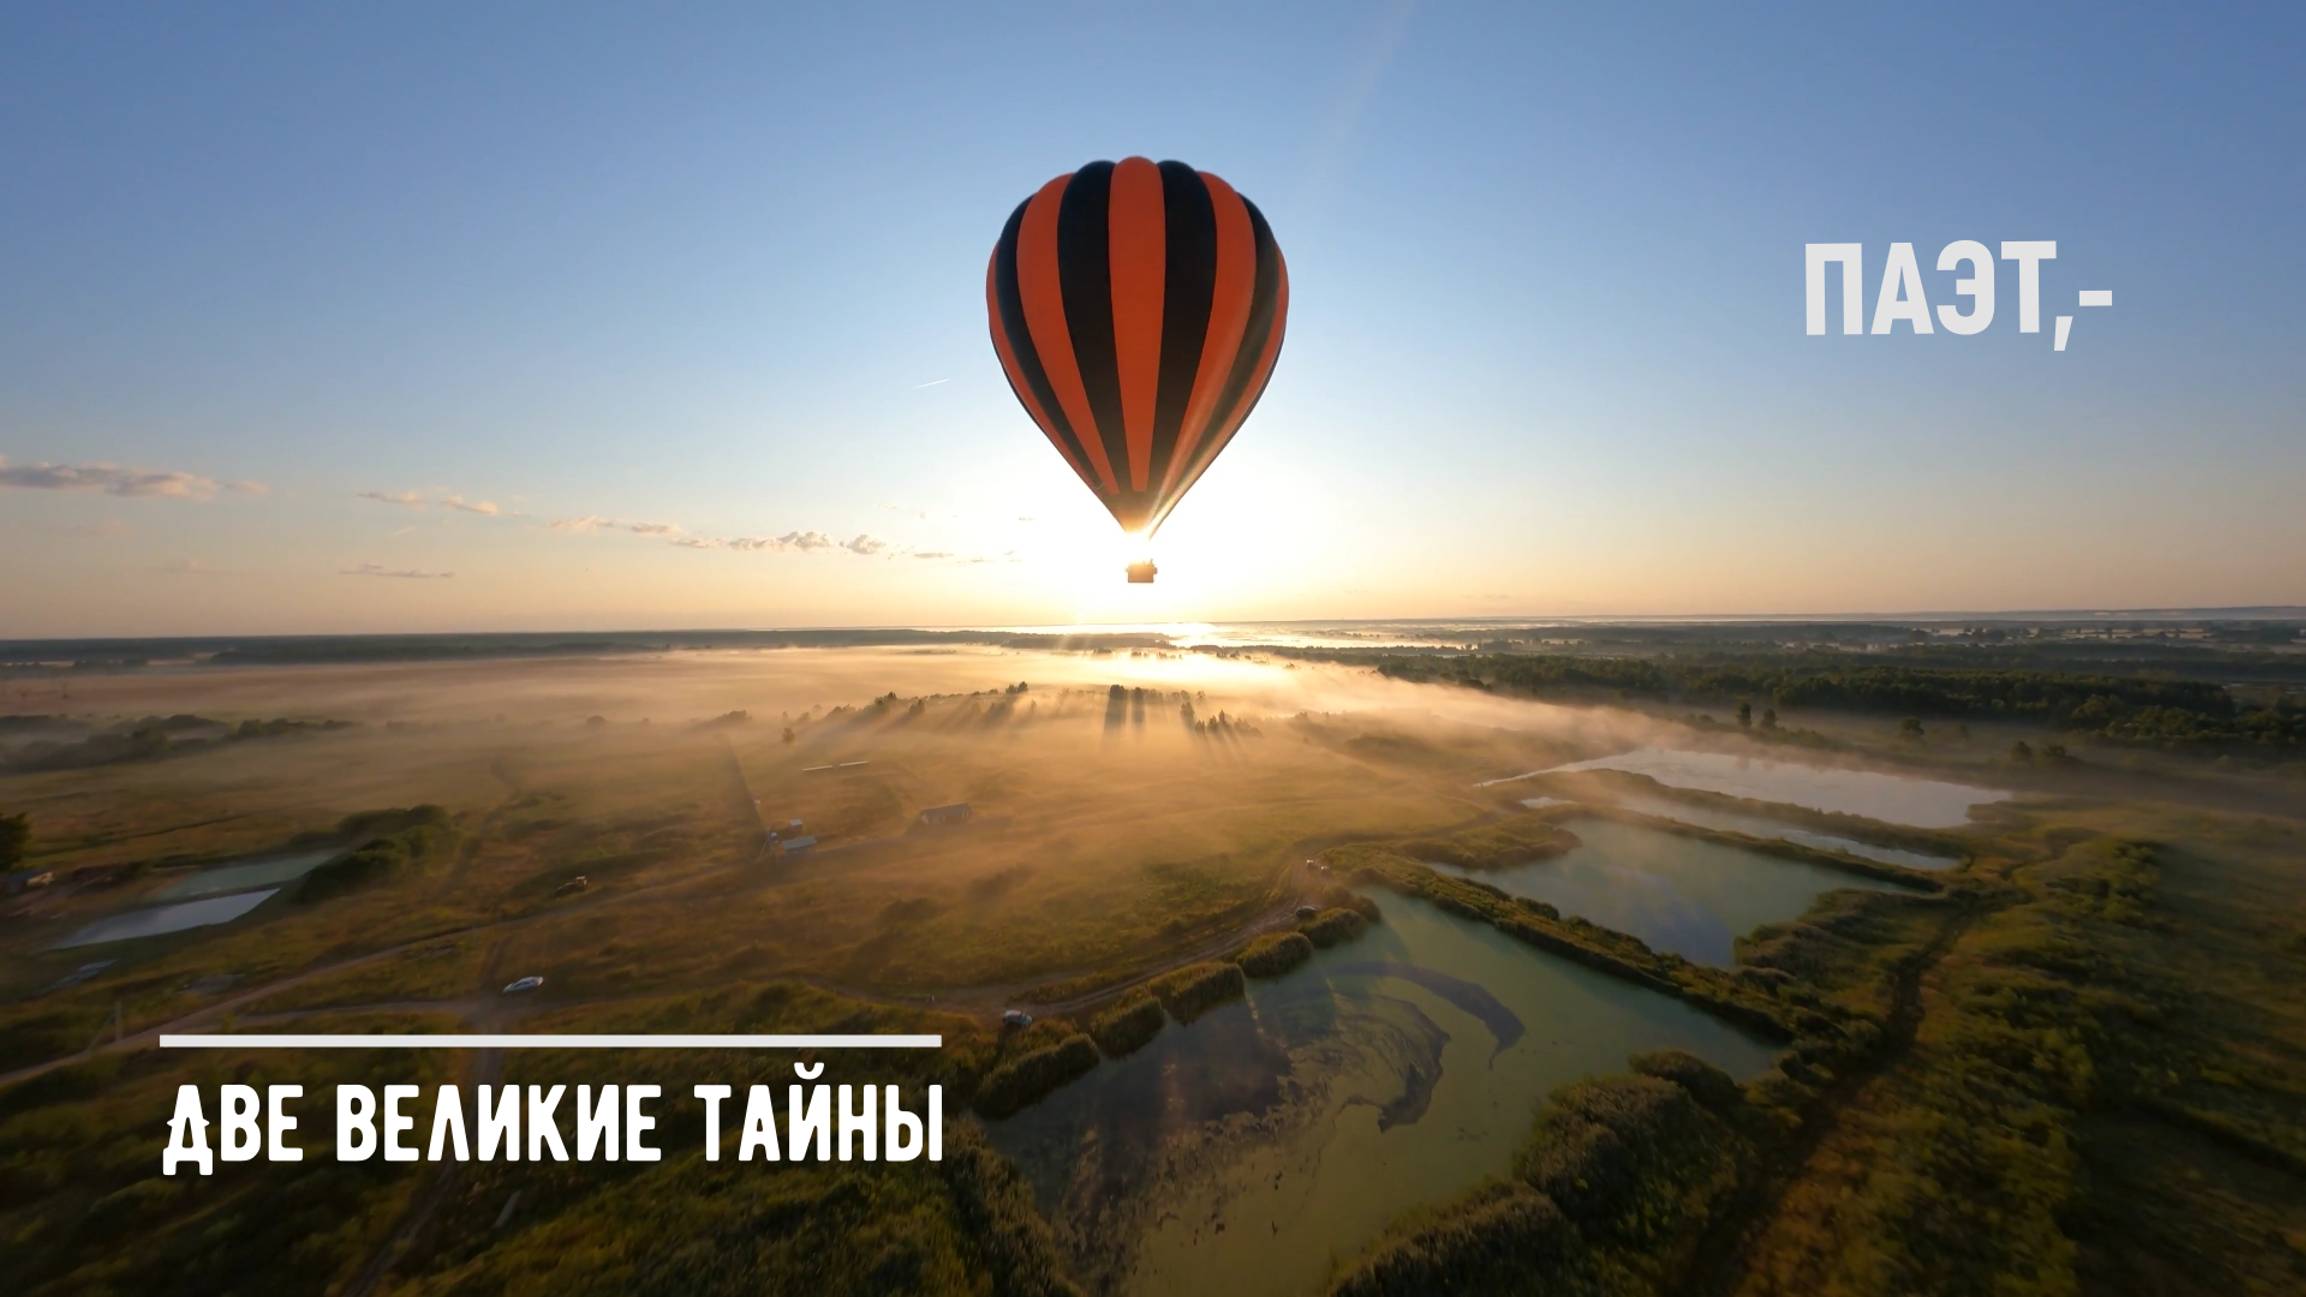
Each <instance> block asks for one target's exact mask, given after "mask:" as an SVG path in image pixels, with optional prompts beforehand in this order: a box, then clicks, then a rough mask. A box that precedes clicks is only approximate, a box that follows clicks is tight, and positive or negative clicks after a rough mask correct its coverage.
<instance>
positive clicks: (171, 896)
mask: <svg viewBox="0 0 2306 1297" xmlns="http://www.w3.org/2000/svg"><path fill="white" fill-rule="evenodd" d="M343 854H344V848H343V847H341V846H331V847H313V848H311V849H309V850H305V851H288V852H282V853H280V854H278V855H267V856H251V857H249V858H247V859H245V860H239V861H235V862H233V863H232V864H229V865H211V866H209V867H208V868H206V869H196V870H188V871H186V872H184V873H183V874H182V875H180V876H179V877H177V878H175V879H173V880H171V881H170V882H169V883H168V884H167V885H166V886H164V887H162V888H160V889H158V890H157V891H155V892H153V893H152V895H153V898H154V899H155V900H163V901H183V900H190V899H191V898H193V897H196V896H220V895H223V894H225V893H227V892H245V891H247V890H248V889H250V888H252V887H278V886H280V885H281V884H282V883H286V882H289V881H292V880H294V879H298V878H302V877H304V876H305V875H306V874H309V873H311V872H312V871H313V870H315V869H318V868H320V867H321V866H322V865H325V864H327V863H328V862H329V861H331V860H334V859H335V858H336V857H338V856H340V855H343Z"/></svg>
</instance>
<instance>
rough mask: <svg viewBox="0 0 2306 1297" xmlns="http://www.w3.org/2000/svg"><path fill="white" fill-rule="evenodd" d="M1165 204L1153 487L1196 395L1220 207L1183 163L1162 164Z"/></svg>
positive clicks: (1163, 477)
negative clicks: (1194, 388)
mask: <svg viewBox="0 0 2306 1297" xmlns="http://www.w3.org/2000/svg"><path fill="white" fill-rule="evenodd" d="M1161 207H1162V211H1163V213H1164V221H1165V224H1164V228H1165V229H1166V231H1167V234H1168V239H1167V254H1166V260H1165V261H1164V263H1163V264H1164V268H1165V269H1164V273H1163V280H1162V285H1161V385H1160V389H1159V391H1158V393H1157V394H1156V396H1155V398H1154V405H1153V467H1152V472H1151V473H1150V474H1149V475H1148V476H1147V478H1146V481H1148V482H1149V483H1151V484H1152V485H1153V487H1154V489H1155V490H1158V489H1160V485H1161V483H1163V482H1165V481H1167V480H1168V477H1169V461H1170V459H1171V457H1172V456H1174V455H1175V454H1176V453H1177V434H1178V430H1179V429H1180V428H1181V427H1182V426H1183V425H1184V422H1185V407H1186V406H1187V405H1188V404H1190V403H1191V402H1192V399H1193V375H1194V373H1195V371H1196V370H1198V369H1199V368H1200V365H1201V346H1202V343H1203V341H1204V340H1205V339H1206V337H1207V336H1208V333H1209V307H1210V301H1211V299H1212V298H1213V297H1214V296H1215V294H1216V291H1217V209H1216V206H1215V205H1214V203H1212V201H1211V200H1210V197H1209V186H1208V184H1207V183H1205V182H1204V181H1203V180H1202V179H1201V173H1200V172H1198V171H1195V170H1194V169H1193V168H1191V167H1189V166H1186V165H1185V164H1184V163H1182V162H1164V163H1162V164H1161Z"/></svg>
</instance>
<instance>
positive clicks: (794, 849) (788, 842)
mask: <svg viewBox="0 0 2306 1297" xmlns="http://www.w3.org/2000/svg"><path fill="white" fill-rule="evenodd" d="M815 845H817V840H816V839H815V838H813V837H807V836H802V837H797V838H785V839H783V840H781V841H779V842H778V843H777V853H778V854H779V855H786V856H797V855H801V854H802V853H804V852H806V851H807V850H808V849H809V848H811V847H813V846H815Z"/></svg>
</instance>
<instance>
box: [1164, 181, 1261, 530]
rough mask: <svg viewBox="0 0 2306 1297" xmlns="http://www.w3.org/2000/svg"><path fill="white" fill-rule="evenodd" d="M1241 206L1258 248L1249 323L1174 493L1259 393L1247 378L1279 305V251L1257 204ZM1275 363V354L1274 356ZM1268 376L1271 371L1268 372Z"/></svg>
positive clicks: (1221, 444) (1219, 446)
mask: <svg viewBox="0 0 2306 1297" xmlns="http://www.w3.org/2000/svg"><path fill="white" fill-rule="evenodd" d="M1241 205H1242V206H1243V207H1246V208H1248V209H1249V230H1250V233H1251V234H1252V235H1253V236H1254V237H1255V240H1256V246H1257V285H1256V287H1255V288H1253V289H1252V290H1250V298H1249V327H1247V328H1245V329H1243V330H1242V331H1241V349H1240V350H1239V351H1236V352H1234V353H1233V370H1232V372H1231V373H1229V374H1227V375H1226V376H1225V386H1224V387H1223V388H1222V389H1220V390H1219V395H1218V397H1217V408H1216V410H1215V412H1214V413H1212V414H1211V415H1210V416H1209V430H1208V432H1207V433H1205V434H1204V435H1203V436H1202V438H1201V444H1200V445H1198V446H1195V447H1194V448H1193V466H1192V471H1191V472H1190V473H1188V474H1186V475H1185V476H1184V477H1182V478H1180V479H1178V481H1179V486H1178V489H1177V494H1178V495H1179V496H1182V495H1184V494H1185V492H1186V490H1187V489H1189V488H1190V487H1191V486H1192V485H1193V483H1194V482H1196V481H1198V480H1199V479H1200V477H1201V472H1202V470H1203V469H1206V468H1208V467H1209V461H1210V460H1212V459H1215V458H1217V452H1218V451H1221V450H1223V449H1225V443H1226V442H1227V441H1230V440H1231V437H1229V436H1221V435H1219V434H1220V433H1221V432H1222V431H1223V430H1224V429H1226V428H1227V427H1235V428H1237V427H1238V425H1239V423H1240V420H1241V418H1242V417H1245V416H1246V415H1247V414H1248V413H1249V407H1250V406H1254V405H1255V404H1257V398H1258V396H1260V395H1261V394H1262V393H1263V392H1264V388H1262V387H1260V388H1259V389H1258V390H1257V391H1255V392H1251V391H1248V390H1247V388H1248V387H1249V381H1250V380H1251V379H1252V378H1254V377H1256V375H1257V361H1258V359H1259V357H1261V356H1263V355H1264V354H1265V343H1266V341H1267V340H1268V339H1269V338H1271V337H1272V336H1273V324H1274V320H1273V317H1274V313H1275V310H1276V308H1277V307H1279V305H1280V303H1281V250H1280V248H1279V247H1278V246H1277V245H1275V243H1274V242H1273V229H1272V227H1271V226H1268V225H1267V224H1266V223H1265V213H1263V212H1260V211H1258V210H1257V204H1255V203H1253V202H1250V201H1249V200H1248V199H1246V198H1244V199H1242V200H1241ZM1274 360H1275V362H1276V363H1279V361H1280V357H1278V356H1276V357H1274ZM1267 377H1268V378H1270V377H1271V371H1267Z"/></svg>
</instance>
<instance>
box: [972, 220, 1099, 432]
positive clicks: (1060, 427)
mask: <svg viewBox="0 0 2306 1297" xmlns="http://www.w3.org/2000/svg"><path fill="white" fill-rule="evenodd" d="M1032 201H1033V200H1032V199H1030V198H1028V199H1026V200H1025V201H1024V202H1022V203H1019V204H1017V210H1016V211H1014V212H1011V213H1010V214H1009V223H1008V224H1007V225H1005V226H1003V227H1002V228H1001V241H1000V242H999V243H996V244H994V245H993V257H994V261H993V296H994V299H995V300H996V301H997V302H999V303H1000V307H1001V331H1002V332H1003V333H1005V334H1007V335H1008V336H1009V351H1010V354H1012V355H1014V356H1015V357H1016V358H1017V370H1018V372H1019V373H1020V374H1022V375H1024V378H1025V386H1026V387H1028V388H1030V389H1031V390H1032V393H1033V401H1034V403H1035V406H1037V407H1038V408H1039V409H1040V411H1041V417H1042V418H1044V419H1047V420H1048V421H1049V426H1050V427H1053V428H1054V429H1055V430H1056V433H1057V435H1058V436H1060V437H1063V438H1064V439H1065V440H1067V441H1069V442H1071V443H1073V457H1074V458H1075V459H1077V460H1079V461H1080V463H1081V468H1082V471H1083V472H1086V473H1088V474H1089V475H1090V477H1091V478H1094V477H1095V476H1096V468H1095V467H1094V466H1093V465H1092V464H1091V463H1090V461H1089V455H1088V452H1087V450H1086V449H1085V448H1083V446H1082V445H1081V438H1080V437H1079V436H1078V435H1077V434H1076V433H1074V431H1073V426H1072V424H1070V423H1068V422H1066V420H1065V407H1063V406H1061V405H1059V404H1057V391H1056V389H1055V388H1053V387H1051V386H1049V371H1048V370H1046V369H1044V368H1043V367H1042V365H1041V353H1040V352H1039V351H1038V350H1036V349H1035V348H1034V346H1033V330H1032V329H1031V328H1030V327H1028V326H1027V325H1026V323H1025V299H1024V296H1023V295H1022V294H1020V293H1019V292H1018V291H1017V231H1018V229H1019V228H1021V227H1022V226H1023V225H1024V223H1025V208H1026V207H1027V206H1029V205H1030V204H1031V203H1032Z"/></svg>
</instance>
